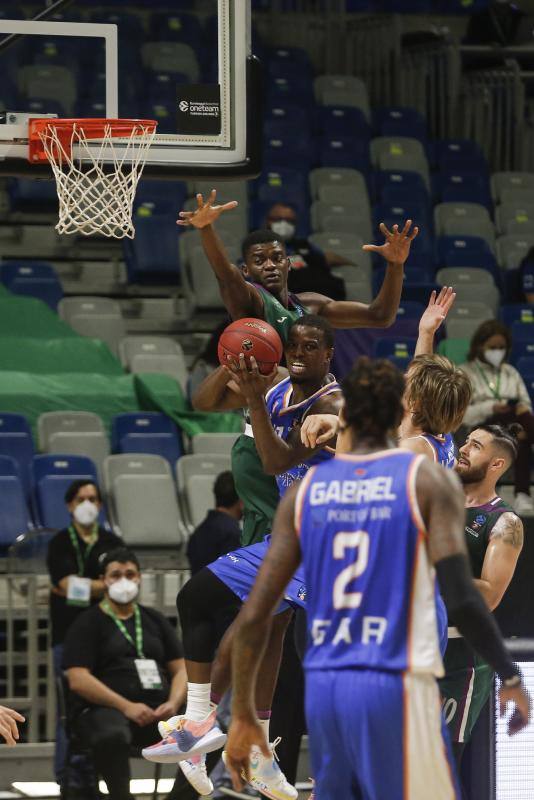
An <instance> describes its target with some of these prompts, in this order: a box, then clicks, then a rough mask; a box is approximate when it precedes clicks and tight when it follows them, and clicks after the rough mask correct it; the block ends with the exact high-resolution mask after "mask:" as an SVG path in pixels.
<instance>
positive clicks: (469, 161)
mask: <svg viewBox="0 0 534 800" xmlns="http://www.w3.org/2000/svg"><path fill="white" fill-rule="evenodd" d="M434 158H435V163H436V165H437V167H438V169H439V171H440V172H449V173H454V172H460V173H463V172H472V171H473V166H474V165H476V166H477V167H478V168H479V171H481V172H483V171H486V172H487V170H488V162H487V161H486V158H485V156H484V153H483V152H482V150H481V148H480V145H478V144H477V142H474V141H473V140H472V139H440V140H439V141H437V142H434Z"/></svg>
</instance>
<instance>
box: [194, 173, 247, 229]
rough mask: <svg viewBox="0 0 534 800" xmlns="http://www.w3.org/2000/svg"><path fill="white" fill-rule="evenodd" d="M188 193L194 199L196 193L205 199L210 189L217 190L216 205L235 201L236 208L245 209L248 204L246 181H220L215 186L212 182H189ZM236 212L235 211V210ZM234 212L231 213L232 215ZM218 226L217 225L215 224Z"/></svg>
mask: <svg viewBox="0 0 534 800" xmlns="http://www.w3.org/2000/svg"><path fill="white" fill-rule="evenodd" d="M187 188H188V191H189V193H190V194H191V195H192V196H193V197H194V196H195V195H196V194H197V193H198V192H200V193H201V194H203V195H204V199H206V198H207V197H208V196H209V194H210V192H211V190H212V189H216V190H217V200H216V203H217V204H219V203H228V202H229V201H230V200H237V202H238V203H239V206H238V208H240V207H243V206H244V207H245V208H246V207H247V204H248V183H247V181H221V180H218V181H217V182H216V183H215V184H214V183H213V181H211V182H210V181H189V182H188V184H187ZM235 210H237V209H235ZM233 213H234V212H233V211H232V214H233ZM217 225H218V223H217Z"/></svg>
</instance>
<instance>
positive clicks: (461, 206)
mask: <svg viewBox="0 0 534 800" xmlns="http://www.w3.org/2000/svg"><path fill="white" fill-rule="evenodd" d="M475 220H476V222H477V223H489V224H490V225H491V218H490V215H489V212H488V209H487V208H486V206H482V205H479V204H478V203H438V205H436V206H435V207H434V225H435V228H436V235H437V236H462V235H464V234H466V233H468V232H467V231H466V230H465V229H464V230H462V229H461V228H462V226H463V227H464V228H465V225H466V221H467V222H469V223H470V222H471V221H473V222H474V221H475ZM468 235H478V234H475V232H474V231H472V234H468ZM493 238H495V237H493Z"/></svg>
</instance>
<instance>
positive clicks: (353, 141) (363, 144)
mask: <svg viewBox="0 0 534 800" xmlns="http://www.w3.org/2000/svg"><path fill="white" fill-rule="evenodd" d="M318 156H319V164H320V165H321V166H322V167H348V168H349V169H357V170H358V171H359V172H363V173H366V172H369V168H370V154H369V140H368V139H365V138H358V137H355V136H329V135H323V136H321V137H320V139H319V153H318Z"/></svg>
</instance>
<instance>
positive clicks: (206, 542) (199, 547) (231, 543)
mask: <svg viewBox="0 0 534 800" xmlns="http://www.w3.org/2000/svg"><path fill="white" fill-rule="evenodd" d="M213 493H214V495H215V508H212V509H211V511H208V514H207V516H206V518H205V519H204V520H203V521H202V522H201V523H200V525H198V527H197V528H196V529H195V530H194V532H193V534H192V535H191V538H190V539H189V542H188V544H187V558H188V559H189V564H190V566H191V574H192V575H194V574H195V573H196V572H199V571H200V570H201V569H202V568H203V567H206V566H207V565H208V564H211V563H212V561H215V560H216V559H217V558H219V556H224V555H225V553H231V552H232V551H233V550H237V548H238V547H240V546H241V531H240V528H239V520H240V519H241V517H242V516H243V502H242V501H241V500H240V499H239V497H238V496H237V492H236V490H235V484H234V476H233V475H232V473H231V472H230V471H229V470H228V471H227V472H221V473H220V475H217V479H216V480H215V484H214V486H213Z"/></svg>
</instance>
